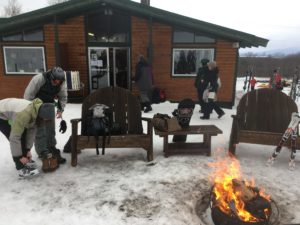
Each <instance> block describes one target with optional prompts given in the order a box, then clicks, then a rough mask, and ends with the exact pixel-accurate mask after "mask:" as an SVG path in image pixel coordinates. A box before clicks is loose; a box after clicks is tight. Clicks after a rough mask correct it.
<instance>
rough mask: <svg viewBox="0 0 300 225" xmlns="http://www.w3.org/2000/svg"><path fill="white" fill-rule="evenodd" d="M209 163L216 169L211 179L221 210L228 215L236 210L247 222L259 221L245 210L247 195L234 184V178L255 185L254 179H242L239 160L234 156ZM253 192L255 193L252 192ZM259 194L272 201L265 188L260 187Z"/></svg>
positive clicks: (216, 201)
mask: <svg viewBox="0 0 300 225" xmlns="http://www.w3.org/2000/svg"><path fill="white" fill-rule="evenodd" d="M208 165H209V166H210V167H212V168H213V169H214V170H213V173H212V174H211V176H210V181H211V182H212V183H213V185H214V188H213V194H214V197H215V206H218V207H219V209H220V210H222V211H223V212H224V213H226V214H228V215H231V214H232V212H233V211H234V212H235V214H236V215H237V216H238V217H239V218H240V219H241V220H243V221H245V222H259V219H258V218H256V217H254V216H253V215H251V213H249V212H248V211H247V210H245V203H244V199H243V197H244V198H245V196H243V195H242V193H241V191H240V190H236V189H235V187H234V185H233V182H234V180H238V181H243V182H244V184H245V185H246V186H247V187H255V182H254V179H252V180H250V181H249V180H243V179H242V174H241V170H240V164H239V161H238V160H237V159H236V158H233V157H225V158H220V159H218V160H217V161H216V162H213V163H209V164H208ZM251 190H252V189H249V190H248V188H247V191H249V192H252V191H251ZM250 194H251V193H250ZM252 194H255V193H254V192H252ZM259 194H260V196H261V197H264V198H265V199H267V200H269V201H270V196H267V195H266V194H265V192H264V189H259ZM265 213H266V215H268V214H269V212H267V211H266V212H265Z"/></svg>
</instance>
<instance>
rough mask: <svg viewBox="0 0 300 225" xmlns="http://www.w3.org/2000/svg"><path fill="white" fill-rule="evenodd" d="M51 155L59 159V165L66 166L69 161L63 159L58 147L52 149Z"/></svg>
mask: <svg viewBox="0 0 300 225" xmlns="http://www.w3.org/2000/svg"><path fill="white" fill-rule="evenodd" d="M50 151H51V153H52V154H53V156H54V157H56V158H57V162H58V163H59V164H64V163H65V162H66V161H67V160H66V159H65V158H63V157H62V156H61V154H60V150H59V149H57V148H56V147H51V148H50Z"/></svg>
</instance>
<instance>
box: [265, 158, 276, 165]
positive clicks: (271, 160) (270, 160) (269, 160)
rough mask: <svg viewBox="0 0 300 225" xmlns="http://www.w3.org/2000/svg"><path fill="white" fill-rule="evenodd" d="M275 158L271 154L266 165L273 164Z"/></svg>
mask: <svg viewBox="0 0 300 225" xmlns="http://www.w3.org/2000/svg"><path fill="white" fill-rule="evenodd" d="M274 161H275V158H274V157H273V156H271V157H270V158H269V159H268V161H267V162H266V166H272V165H273V164H274Z"/></svg>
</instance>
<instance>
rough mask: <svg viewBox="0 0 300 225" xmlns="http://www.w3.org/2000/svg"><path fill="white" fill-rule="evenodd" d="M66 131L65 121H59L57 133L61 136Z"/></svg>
mask: <svg viewBox="0 0 300 225" xmlns="http://www.w3.org/2000/svg"><path fill="white" fill-rule="evenodd" d="M66 130H67V123H66V121H65V120H61V121H60V125H59V132H61V133H62V134H63V133H65V132H66Z"/></svg>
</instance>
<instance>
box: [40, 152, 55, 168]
mask: <svg viewBox="0 0 300 225" xmlns="http://www.w3.org/2000/svg"><path fill="white" fill-rule="evenodd" d="M42 163H43V165H42V170H43V171H44V172H45V173H48V172H53V171H55V170H56V169H57V168H58V167H59V164H58V162H57V158H56V157H55V156H54V155H53V154H52V153H50V152H45V153H43V158H42Z"/></svg>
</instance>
